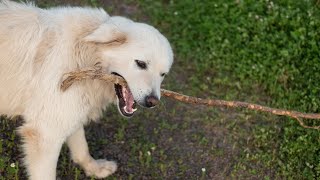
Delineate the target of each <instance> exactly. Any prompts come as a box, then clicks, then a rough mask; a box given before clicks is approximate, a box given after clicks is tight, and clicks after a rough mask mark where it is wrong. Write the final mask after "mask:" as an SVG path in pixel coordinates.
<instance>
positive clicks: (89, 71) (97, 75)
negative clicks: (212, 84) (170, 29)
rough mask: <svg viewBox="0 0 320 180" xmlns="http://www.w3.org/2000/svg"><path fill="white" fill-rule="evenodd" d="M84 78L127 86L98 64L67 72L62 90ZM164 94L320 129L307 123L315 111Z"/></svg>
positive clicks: (162, 91)
mask: <svg viewBox="0 0 320 180" xmlns="http://www.w3.org/2000/svg"><path fill="white" fill-rule="evenodd" d="M83 79H99V80H103V81H106V82H109V83H114V84H120V85H122V86H126V85H127V84H126V82H125V80H124V79H123V78H121V77H119V76H115V75H110V74H106V73H104V72H103V70H102V68H101V67H100V66H99V65H96V66H94V67H91V68H86V69H81V70H78V71H73V72H70V73H66V74H65V75H64V76H63V79H62V83H61V90H62V91H66V90H67V89H68V88H69V87H70V86H71V85H72V84H73V83H74V82H76V81H81V80H83ZM161 94H162V96H166V97H169V98H172V99H175V100H178V101H180V102H184V103H188V104H194V105H205V106H220V107H230V108H246V109H251V110H255V111H261V112H268V113H271V114H275V115H279V116H288V117H292V118H294V119H296V120H297V121H298V122H299V124H300V125H301V126H302V127H304V128H308V129H318V130H319V129H320V126H307V125H305V123H304V121H303V120H301V118H304V119H317V120H319V119H320V114H315V113H302V112H298V111H289V110H284V109H276V108H271V107H267V106H262V105H258V104H252V103H247V102H241V101H225V100H219V99H202V98H197V97H192V96H187V95H184V94H180V93H177V92H173V91H169V90H165V89H161Z"/></svg>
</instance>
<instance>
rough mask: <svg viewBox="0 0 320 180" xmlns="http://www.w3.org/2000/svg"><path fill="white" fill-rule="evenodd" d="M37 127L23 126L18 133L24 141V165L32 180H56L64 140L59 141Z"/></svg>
mask: <svg viewBox="0 0 320 180" xmlns="http://www.w3.org/2000/svg"><path fill="white" fill-rule="evenodd" d="M35 127H36V126H28V125H24V126H22V127H21V128H20V129H19V130H18V132H19V134H20V135H21V136H22V139H23V150H24V153H25V158H24V163H25V166H26V168H27V171H28V175H29V177H30V179H31V180H44V179H46V180H55V179H56V166H57V161H58V157H59V152H60V149H61V146H62V144H63V141H64V139H62V138H61V139H59V138H57V137H54V136H50V135H48V133H43V132H44V131H42V132H41V130H43V129H39V128H35Z"/></svg>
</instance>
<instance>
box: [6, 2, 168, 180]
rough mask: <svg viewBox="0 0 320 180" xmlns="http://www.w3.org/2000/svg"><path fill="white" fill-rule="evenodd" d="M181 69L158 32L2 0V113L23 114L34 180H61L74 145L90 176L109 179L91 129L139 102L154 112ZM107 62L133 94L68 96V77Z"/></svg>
mask: <svg viewBox="0 0 320 180" xmlns="http://www.w3.org/2000/svg"><path fill="white" fill-rule="evenodd" d="M172 62H173V54H172V50H171V47H170V45H169V43H168V41H167V39H166V38H165V37H164V36H163V35H161V34H160V33H159V32H158V31H157V30H156V29H155V28H153V27H151V26H149V25H146V24H143V23H136V22H133V21H131V20H128V19H126V18H122V17H110V16H109V15H108V14H107V13H106V12H105V11H104V10H102V9H95V8H72V7H60V8H52V9H47V10H45V9H40V8H37V7H35V6H34V5H32V4H19V3H15V2H11V1H8V0H0V114H7V115H9V116H15V115H22V116H23V118H24V120H25V123H24V125H23V126H22V127H21V128H19V134H20V135H21V136H22V137H23V142H24V144H23V149H24V153H25V159H24V163H25V165H26V168H27V171H28V174H29V176H30V178H31V179H33V180H53V179H55V178H56V164H57V160H58V156H59V152H60V148H61V146H62V144H63V143H64V142H65V141H66V142H67V144H68V146H69V148H70V151H71V156H72V159H73V160H74V162H76V163H78V164H80V165H81V166H82V168H83V169H84V170H85V172H86V174H87V175H92V176H95V177H98V178H103V177H106V176H108V175H110V174H112V173H113V172H115V170H116V169H117V166H116V164H115V163H114V162H112V161H106V160H94V159H93V158H92V157H91V155H90V154H89V151H88V146H87V142H86V139H85V136H84V129H83V125H84V124H86V123H87V122H88V121H89V120H92V119H93V120H94V119H98V118H99V116H101V114H102V113H101V112H102V109H103V108H105V107H106V106H107V105H108V104H110V103H117V105H118V108H119V111H120V113H121V114H122V115H123V116H126V117H129V116H132V115H133V113H134V112H135V111H136V105H135V104H136V103H137V104H139V105H141V106H144V107H153V106H155V105H156V104H157V102H158V100H159V99H160V84H161V82H162V80H163V78H164V75H165V74H167V73H168V71H169V69H170V67H171V65H172ZM96 63H101V65H102V66H103V68H104V69H105V71H107V72H108V73H110V74H111V73H113V74H116V75H119V76H122V77H123V78H124V79H125V80H126V81H127V83H128V85H129V87H130V89H129V88H125V87H121V86H120V85H114V84H107V83H105V82H102V81H99V80H86V81H82V82H77V83H75V84H74V85H73V86H71V87H70V88H69V89H68V90H67V91H66V92H62V91H61V90H60V83H61V79H62V76H63V74H64V73H67V72H70V71H74V70H76V69H79V68H84V67H90V66H94V65H95V64H96Z"/></svg>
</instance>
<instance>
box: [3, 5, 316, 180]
mask: <svg viewBox="0 0 320 180" xmlns="http://www.w3.org/2000/svg"><path fill="white" fill-rule="evenodd" d="M38 2H39V4H40V5H41V6H42V7H50V6H53V5H56V4H69V3H71V4H79V5H91V6H104V7H105V8H106V9H108V10H109V11H110V12H112V13H115V14H120V15H121V14H125V15H126V16H128V17H131V18H134V19H136V20H141V21H146V22H148V23H149V24H151V25H154V26H156V27H157V28H158V29H159V30H160V31H161V32H163V33H164V34H165V35H166V36H167V37H168V39H169V41H170V42H171V43H172V46H173V48H174V51H175V63H174V66H173V69H172V71H171V72H170V74H169V76H168V77H167V78H166V80H165V83H164V87H165V88H167V89H171V90H176V91H180V92H183V93H185V94H189V95H194V96H200V97H213V98H221V99H228V100H243V101H248V102H255V103H260V104H265V105H270V106H274V107H279V108H287V109H295V110H300V111H305V112H319V111H320V110H319V106H320V98H319V95H320V87H319V86H318V83H317V82H318V80H319V79H320V62H319V55H320V51H319V45H320V44H319V43H320V41H319V40H320V32H319V30H318V29H319V28H320V7H319V1H316V0H300V1H294V0H281V1H270V0H245V1H244V0H214V1H213V0H211V1H209V0H205V1H191V0H184V1H174V0H171V1H151V0H148V1H142V0H139V1H131V0H127V1H123V2H121V3H119V2H118V3H113V1H111V2H109V1H108V2H107V1H92V0H79V1H74V0H72V1H55V2H53V1H52V2H51V1H46V0H41V1H40V0H39V1H38ZM110 5H113V6H110ZM0 122H1V123H0V130H1V133H0V136H1V138H0V139H2V140H0V179H1V177H5V179H15V178H17V177H18V176H20V177H24V173H23V167H20V166H19V164H21V163H19V162H20V161H19V158H20V157H21V155H20V154H21V152H20V151H18V150H17V144H20V143H19V139H18V137H17V136H16V135H15V133H14V131H13V129H14V128H15V127H16V126H18V124H16V123H15V121H13V122H12V121H5V120H4V119H1V121H0ZM307 123H308V124H310V125H319V123H313V122H308V121H307ZM86 133H87V137H88V142H89V146H90V151H91V153H92V154H93V155H94V156H95V158H108V159H114V160H116V161H118V163H119V170H118V171H117V173H116V174H115V175H113V176H111V177H110V178H107V179H174V178H182V179H183V178H186V177H188V178H189V179H226V178H227V179H230V178H234V179H317V178H320V136H319V131H316V130H309V129H303V128H302V127H300V126H299V125H298V123H297V122H295V121H294V120H292V119H288V118H284V117H276V116H272V115H267V114H261V113H256V112H249V111H245V110H230V109H209V108H205V107H194V106H187V105H183V104H179V103H175V102H173V101H170V100H163V103H162V104H161V105H160V107H158V108H157V109H153V110H142V109H140V110H139V112H138V114H137V115H136V116H135V117H134V118H132V119H130V120H127V119H123V118H121V117H120V115H118V113H117V111H116V109H115V108H114V107H111V108H109V109H108V111H107V112H106V113H105V116H104V118H103V119H102V121H101V122H100V123H98V124H96V123H93V124H91V125H90V126H89V127H87V129H86ZM11 163H15V165H16V166H15V167H11V166H10V165H11ZM202 168H205V171H202ZM58 176H59V177H60V178H62V179H85V175H84V173H83V171H82V170H81V168H79V167H78V166H76V165H75V164H73V163H72V162H71V160H70V158H69V156H68V150H67V148H66V147H64V148H63V150H62V153H61V156H60V159H59V163H58ZM22 179H23V178H22Z"/></svg>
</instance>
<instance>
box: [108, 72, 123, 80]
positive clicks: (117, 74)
mask: <svg viewBox="0 0 320 180" xmlns="http://www.w3.org/2000/svg"><path fill="white" fill-rule="evenodd" d="M111 74H114V75H116V76H120V77H122V78H123V79H124V77H123V76H121V75H120V74H119V73H116V72H112V73H111Z"/></svg>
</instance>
